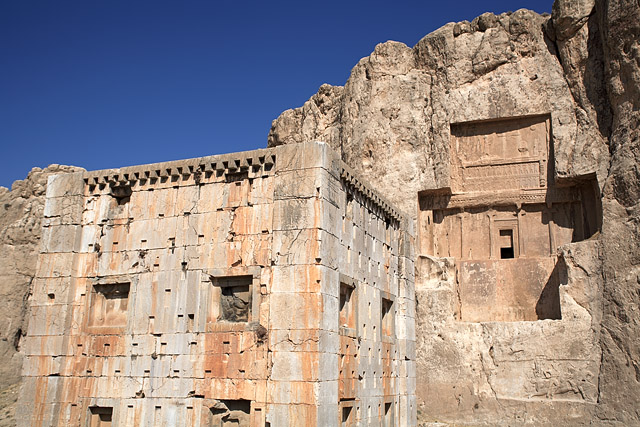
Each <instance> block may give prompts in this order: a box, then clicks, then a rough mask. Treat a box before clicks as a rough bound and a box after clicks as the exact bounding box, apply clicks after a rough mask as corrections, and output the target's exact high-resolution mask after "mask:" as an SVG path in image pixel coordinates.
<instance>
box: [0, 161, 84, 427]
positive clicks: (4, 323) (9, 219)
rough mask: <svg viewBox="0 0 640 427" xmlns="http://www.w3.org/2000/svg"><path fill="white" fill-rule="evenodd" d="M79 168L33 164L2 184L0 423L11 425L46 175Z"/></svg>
mask: <svg viewBox="0 0 640 427" xmlns="http://www.w3.org/2000/svg"><path fill="white" fill-rule="evenodd" d="M78 170H82V169H79V168H75V167H71V166H59V165H51V166H49V167H47V168H45V169H40V168H34V169H33V170H32V171H31V172H29V175H28V176H27V178H26V179H24V180H22V181H16V182H14V183H13V186H12V188H11V190H10V191H9V190H8V189H7V188H4V187H0V280H1V284H0V334H1V335H0V336H1V337H2V339H1V340H0V408H2V409H1V410H0V411H1V412H0V425H13V421H12V420H13V403H14V402H15V400H16V399H17V391H18V389H17V386H16V385H17V384H18V383H19V381H20V372H21V369H22V357H21V354H20V352H19V350H20V341H21V339H22V336H23V335H24V334H25V333H26V326H27V318H26V313H27V308H28V297H29V291H30V288H31V281H32V279H33V277H34V275H35V271H36V260H37V259H38V253H39V250H40V235H41V223H42V217H43V211H44V199H45V191H46V186H47V177H48V176H49V175H52V174H56V173H64V172H73V171H78Z"/></svg>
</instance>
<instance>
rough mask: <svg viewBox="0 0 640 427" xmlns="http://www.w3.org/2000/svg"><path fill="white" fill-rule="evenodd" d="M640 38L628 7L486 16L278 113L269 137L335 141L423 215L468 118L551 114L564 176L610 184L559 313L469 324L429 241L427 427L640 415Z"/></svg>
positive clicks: (557, 169)
mask: <svg viewBox="0 0 640 427" xmlns="http://www.w3.org/2000/svg"><path fill="white" fill-rule="evenodd" d="M639 34H640V4H638V2H635V1H630V0H618V1H612V2H604V1H598V0H595V1H594V0H579V1H568V0H557V1H556V2H555V3H554V5H553V13H552V15H538V14H536V13H534V12H531V11H527V10H518V11H516V12H514V13H509V14H502V15H497V16H496V15H493V14H490V13H486V14H483V15H481V16H479V17H478V18H476V19H474V20H473V21H472V22H467V21H463V22H458V23H449V24H447V25H445V26H444V27H442V28H440V29H439V30H436V31H434V32H433V33H431V34H428V35H427V36H425V37H424V38H423V39H422V40H420V41H419V42H418V43H417V44H416V46H414V47H413V48H410V47H407V46H405V45H404V44H402V43H398V42H391V41H390V42H387V43H383V44H380V45H378V46H376V48H375V50H374V52H373V53H372V54H371V55H370V56H368V57H366V58H363V59H362V60H360V61H359V62H358V64H357V65H356V66H355V67H354V68H353V70H352V72H351V75H350V77H349V79H348V81H347V83H346V84H345V86H344V87H337V86H329V85H323V86H322V87H321V88H320V89H319V91H318V93H317V94H315V95H313V96H312V97H311V98H310V99H309V101H307V102H306V103H305V104H304V105H303V106H302V107H299V108H295V109H291V110H287V111H285V112H283V113H282V114H281V115H280V117H278V118H277V119H276V120H274V122H273V125H272V128H271V131H270V133H269V138H268V144H269V146H277V145H281V144H289V143H292V142H300V141H307V140H322V141H326V142H328V143H329V144H330V145H331V146H332V147H334V148H335V149H336V150H338V151H339V152H340V153H341V156H342V158H343V159H344V160H345V161H346V162H347V163H349V164H350V165H351V166H352V167H354V169H356V170H357V171H358V172H359V173H360V174H361V175H362V176H363V177H364V178H365V179H367V180H368V181H369V182H371V183H373V185H374V187H375V188H377V189H378V190H380V191H381V192H383V193H384V194H387V195H389V197H390V199H391V200H392V202H394V204H395V205H396V206H399V207H400V208H402V209H403V210H404V211H405V212H407V213H408V215H409V216H410V217H412V218H414V219H415V220H416V221H417V220H418V217H419V206H418V204H417V203H416V201H417V196H418V195H419V194H421V193H423V192H425V191H427V192H428V191H434V190H437V191H441V192H442V193H441V194H449V193H448V192H453V193H454V196H455V192H456V190H455V188H456V185H457V184H456V182H455V179H454V178H452V175H451V170H450V165H451V164H452V158H453V159H454V160H455V157H454V155H453V154H452V149H451V148H450V143H451V140H452V131H451V129H452V128H453V127H455V126H458V125H459V124H473V123H476V122H483V123H491V121H492V120H499V119H514V120H515V119H518V118H524V117H532V116H534V117H535V116H538V115H548V117H549V118H550V122H551V140H552V144H553V147H552V151H551V152H550V157H549V162H550V163H551V165H552V166H553V169H552V171H553V172H552V175H553V176H552V180H553V181H554V182H555V184H556V185H558V186H560V187H563V186H567V185H574V184H575V183H578V182H582V181H583V180H584V179H592V178H595V179H596V180H597V183H598V184H597V188H598V193H599V194H598V195H599V197H598V199H599V203H600V204H601V206H602V224H601V226H600V227H599V229H600V232H598V233H596V234H595V235H593V236H592V237H591V238H590V239H589V240H586V241H582V242H576V243H569V244H567V245H564V246H562V247H560V248H557V250H558V252H557V257H558V258H557V259H558V266H559V268H560V270H561V273H562V274H561V276H562V284H561V286H560V287H559V295H558V297H559V298H560V305H561V311H562V319H561V320H541V321H535V322H459V321H458V320H456V319H458V318H459V316H460V306H461V295H460V292H459V288H458V286H457V274H458V273H457V270H456V269H457V268H458V266H457V264H456V259H454V258H435V257H431V256H428V255H426V254H420V249H418V252H419V253H418V260H417V261H418V263H417V266H416V296H417V313H416V317H417V330H416V333H417V367H418V368H417V369H418V372H417V375H418V386H417V396H418V406H419V412H418V422H419V423H422V425H430V424H431V423H433V425H441V424H439V423H453V424H456V423H463V424H465V425H467V424H469V425H493V424H505V423H506V424H516V425H517V424H526V423H531V424H535V425H557V423H562V422H565V423H569V424H570V425H582V424H584V425H586V424H591V423H595V424H602V425H627V424H636V423H638V422H640V413H639V412H638V409H637V408H638V407H640V405H639V402H640V380H639V378H640V376H639V375H638V372H640V369H638V363H637V361H638V358H639V357H640V347H639V345H638V341H637V339H636V338H635V337H637V335H638V333H639V332H640V331H639V329H640V328H639V327H638V324H639V323H638V315H639V314H640V309H639V302H640V297H639V296H638V295H639V294H638V293H637V289H638V284H639V283H640V270H639V269H638V267H637V266H638V265H639V264H640V262H639V259H640V258H639V257H640V251H639V250H638V248H639V247H640V244H639V240H640V231H639V223H640V211H639V206H640V205H639V204H638V203H639V202H638V201H639V200H640V190H639V189H640V172H639V168H638V165H639V164H640V159H639V157H638V156H639V155H638V153H639V152H640V148H639V144H640V136H639V132H640V131H639V130H638V129H640V126H639V124H640V113H639V111H640V109H639V108H638V106H639V103H640V59H639V58H640V45H639V37H638V35H639ZM496 123H497V122H496ZM452 189H453V190H452ZM489 198H490V199H492V198H495V197H493V196H490V197H489ZM596 209H599V208H597V207H596ZM436 421H437V423H436Z"/></svg>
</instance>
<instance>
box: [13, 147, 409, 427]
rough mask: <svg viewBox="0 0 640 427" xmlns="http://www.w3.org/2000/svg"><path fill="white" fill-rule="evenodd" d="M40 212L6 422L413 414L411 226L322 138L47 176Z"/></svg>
mask: <svg viewBox="0 0 640 427" xmlns="http://www.w3.org/2000/svg"><path fill="white" fill-rule="evenodd" d="M78 207H79V209H78ZM44 216H45V220H46V221H45V223H44V228H43V234H42V236H43V237H42V245H41V248H40V254H39V259H40V262H39V264H38V269H37V272H36V279H35V281H34V285H33V287H32V289H33V296H32V299H31V307H30V319H29V327H28V333H27V336H26V338H25V344H24V355H25V357H24V358H25V361H24V365H23V375H24V381H23V384H22V388H21V397H20V400H19V404H20V405H22V406H23V407H24V408H25V410H23V411H21V412H20V413H19V414H18V415H19V416H18V424H19V425H24V426H27V425H61V426H62V425H64V426H67V425H75V426H80V425H87V424H88V423H91V424H92V425H94V424H96V423H98V422H99V421H104V422H108V421H111V422H113V423H114V424H116V425H161V424H170V425H177V426H197V425H204V424H207V425H213V424H215V425H243V426H244V425H254V426H264V425H268V424H269V425H274V426H275V425H297V424H305V425H338V423H339V422H340V417H343V415H342V414H343V411H344V410H349V408H351V410H353V413H352V414H351V416H350V417H351V418H350V420H351V421H352V422H353V423H355V424H360V425H372V424H380V423H381V421H382V420H383V419H384V420H385V423H387V425H389V424H395V425H403V426H405V425H406V426H411V425H415V424H416V411H417V406H416V404H415V396H414V392H413V390H415V365H414V363H415V362H414V361H415V357H414V352H415V327H414V313H415V304H414V302H413V298H412V297H413V291H412V290H413V272H412V270H413V253H412V251H407V249H406V247H408V246H411V245H413V239H412V236H411V232H410V230H411V228H410V227H407V224H406V219H404V218H403V217H402V216H401V215H400V214H399V213H398V212H397V211H396V210H395V209H393V208H392V207H391V206H390V205H389V203H388V202H387V201H385V200H384V199H383V198H382V197H381V196H379V195H378V194H376V193H375V192H373V191H372V190H371V189H369V188H368V187H367V186H366V185H365V184H364V183H363V182H362V181H360V180H359V179H358V178H357V177H356V176H355V175H354V173H353V171H352V170H351V169H350V168H349V167H348V166H347V165H346V164H344V163H343V162H342V161H341V160H340V159H339V157H338V156H337V155H336V153H334V152H333V151H332V150H330V149H329V148H328V146H327V145H326V144H323V143H317V142H309V143H305V144H298V145H286V146H282V147H277V148H273V149H268V150H256V151H253V152H247V153H235V154H229V155H226V156H210V157H204V158H199V159H190V160H184V161H176V162H168V163H163V164H155V165H143V166H135V167H129V168H122V169H119V170H106V171H95V172H87V173H84V174H82V173H80V174H70V175H68V176H54V177H52V178H51V179H50V181H49V185H48V188H47V199H46V206H45V215H44ZM63 218H64V220H62V219H63ZM345 283H347V284H348V286H350V288H349V290H350V293H351V298H348V299H343V297H344V294H343V293H341V290H342V289H343V285H344V284H345ZM346 311H348V312H349V313H350V322H342V321H341V320H342V319H343V318H344V317H345V312H346ZM345 323H348V325H346V326H345ZM356 399H357V400H356ZM345 408H346V409H345ZM343 418H344V417H343ZM96 425H97V424H96ZM101 425H102V424H101Z"/></svg>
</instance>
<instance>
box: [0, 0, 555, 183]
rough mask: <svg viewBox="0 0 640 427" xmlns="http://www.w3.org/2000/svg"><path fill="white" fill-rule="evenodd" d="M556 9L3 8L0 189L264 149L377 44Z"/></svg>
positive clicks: (199, 2) (519, 0) (36, 3)
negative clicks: (29, 180)
mask: <svg viewBox="0 0 640 427" xmlns="http://www.w3.org/2000/svg"><path fill="white" fill-rule="evenodd" d="M551 4H552V1H551V0H545V1H540V0H513V1H501V0H488V1H484V2H478V1H467V0H458V1H444V2H442V1H427V0H422V1H411V2H402V1H398V2H391V1H385V2H382V1H377V0H369V1H366V2H363V1H353V0H342V1H334V0H323V1H314V2H309V1H300V0H297V1H277V0H276V1H260V2H258V1H255V2H254V1H244V2H242V1H236V2H231V1H227V0H218V1H215V0H207V1H204V0H193V1H192V0H181V1H178V0H171V1H164V0H154V1H137V0H127V1H123V0H109V1H107V0H90V1H87V0H82V1H79V0H57V1H51V0H48V1H45V0H7V1H2V2H0V185H2V186H5V187H10V186H11V183H12V182H13V181H14V180H16V179H23V178H24V177H26V175H27V173H28V172H29V170H31V168H32V167H34V166H38V167H45V166H47V165H48V164H51V163H60V164H67V165H76V166H82V167H84V168H86V169H88V170H93V169H104V168H111V167H120V166H129V165H135V164H143V163H153V162H159V161H166V160H177V159H183V158H189V157H198V156H205V155H211V154H218V153H227V152H233V151H241V150H250V149H254V148H262V147H265V146H266V143H267V134H268V132H269V128H270V127H271V121H272V120H273V119H275V118H276V117H278V115H279V114H280V113H281V112H282V111H284V110H286V109H288V108H294V107H298V106H300V105H302V104H303V103H304V101H306V100H307V99H308V98H309V97H310V96H311V95H313V94H314V93H315V92H316V91H317V89H318V87H319V86H320V85H321V84H323V83H330V84H334V85H343V84H344V83H345V81H346V80H347V78H348V77H349V73H350V71H351V68H352V67H353V66H354V65H355V64H356V63H357V62H358V60H359V59H360V58H362V57H364V56H367V55H369V54H370V53H371V51H372V50H373V48H374V47H375V45H376V44H378V43H381V42H384V41H387V40H397V41H401V42H404V43H406V44H407V45H409V46H413V45H414V44H415V43H417V41H418V40H419V39H420V38H422V37H423V36H424V35H426V34H428V33H429V32H431V31H433V30H435V29H437V28H438V27H440V26H442V25H444V24H446V23H447V22H451V21H462V20H465V19H467V20H472V19H473V18H474V17H476V16H478V15H480V14H481V13H483V12H487V11H490V12H494V13H501V12H506V11H515V10H517V9H520V8H528V9H533V10H535V11H536V12H540V13H542V12H550V11H551Z"/></svg>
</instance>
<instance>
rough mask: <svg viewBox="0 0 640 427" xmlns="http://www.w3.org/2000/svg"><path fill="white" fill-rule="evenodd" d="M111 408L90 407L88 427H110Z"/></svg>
mask: <svg viewBox="0 0 640 427" xmlns="http://www.w3.org/2000/svg"><path fill="white" fill-rule="evenodd" d="M112 417H113V408H111V407H106V406H92V407H91V408H89V426H90V427H107V426H111V419H112Z"/></svg>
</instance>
